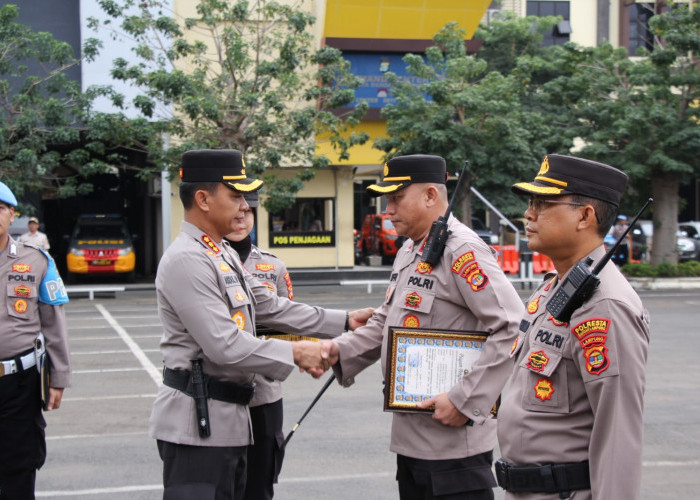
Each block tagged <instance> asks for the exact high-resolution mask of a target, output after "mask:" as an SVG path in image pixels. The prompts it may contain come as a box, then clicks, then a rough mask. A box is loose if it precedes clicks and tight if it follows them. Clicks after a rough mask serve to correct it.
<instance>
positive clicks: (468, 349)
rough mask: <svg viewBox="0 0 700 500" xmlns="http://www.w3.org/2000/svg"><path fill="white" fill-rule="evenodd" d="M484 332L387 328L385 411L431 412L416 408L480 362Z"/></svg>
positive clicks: (452, 383)
mask: <svg viewBox="0 0 700 500" xmlns="http://www.w3.org/2000/svg"><path fill="white" fill-rule="evenodd" d="M487 337H488V335H487V334H486V333H485V332H471V331H455V330H423V329H420V328H403V327H390V328H389V336H388V339H387V340H388V343H389V345H388V349H387V356H388V359H387V360H386V361H387V363H386V378H385V380H386V394H385V398H384V411H401V412H415V413H432V412H433V410H432V409H421V408H418V407H417V406H416V405H417V403H418V402H420V401H423V400H424V399H428V398H431V397H433V396H435V395H437V394H440V393H442V392H447V391H449V390H450V389H451V388H452V387H453V386H454V385H455V384H456V383H457V382H458V381H460V380H461V379H462V377H464V375H466V374H467V373H469V372H470V371H471V369H472V365H473V364H474V362H475V361H476V360H477V359H479V356H480V355H481V352H482V351H483V349H484V344H485V342H486V339H487Z"/></svg>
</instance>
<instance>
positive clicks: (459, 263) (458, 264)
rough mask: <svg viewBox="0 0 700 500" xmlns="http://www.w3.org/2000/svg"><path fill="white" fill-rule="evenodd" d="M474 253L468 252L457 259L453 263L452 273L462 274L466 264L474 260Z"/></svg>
mask: <svg viewBox="0 0 700 500" xmlns="http://www.w3.org/2000/svg"><path fill="white" fill-rule="evenodd" d="M474 258H475V257H474V252H471V251H470V252H466V253H463V254H462V255H460V256H459V257H457V259H455V261H454V262H453V263H452V267H451V269H450V270H451V271H452V272H453V273H455V274H460V273H461V272H462V268H463V267H464V265H465V264H467V263H468V262H471V261H473V260H474Z"/></svg>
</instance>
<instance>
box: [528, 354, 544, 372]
mask: <svg viewBox="0 0 700 500" xmlns="http://www.w3.org/2000/svg"><path fill="white" fill-rule="evenodd" d="M547 363H549V358H548V357H547V355H546V354H545V353H544V351H535V352H531V353H530V357H529V359H528V361H527V363H526V364H525V366H527V367H528V368H529V369H530V370H533V371H536V372H541V371H542V370H544V367H545V366H547Z"/></svg>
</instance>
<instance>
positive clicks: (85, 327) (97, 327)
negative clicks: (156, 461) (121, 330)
mask: <svg viewBox="0 0 700 500" xmlns="http://www.w3.org/2000/svg"><path fill="white" fill-rule="evenodd" d="M153 327H158V328H162V327H163V325H162V324H161V323H141V324H138V325H129V328H153ZM101 328H110V325H98V326H91V325H88V326H69V327H68V330H98V329H101ZM159 336H160V335H159Z"/></svg>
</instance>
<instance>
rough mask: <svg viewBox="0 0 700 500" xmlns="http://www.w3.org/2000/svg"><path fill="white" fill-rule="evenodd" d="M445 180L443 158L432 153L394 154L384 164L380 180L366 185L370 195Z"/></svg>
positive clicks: (445, 168) (442, 182) (443, 182)
mask: <svg viewBox="0 0 700 500" xmlns="http://www.w3.org/2000/svg"><path fill="white" fill-rule="evenodd" d="M446 182H447V167H446V165H445V160H444V158H442V157H440V156H433V155H405V156H395V157H394V158H392V159H391V160H389V161H388V162H386V163H385V164H384V178H383V179H382V180H381V182H378V183H376V184H372V185H370V186H367V193H368V194H369V195H370V196H381V195H383V194H390V193H395V192H396V191H400V190H401V189H404V188H405V187H407V186H409V185H410V184H418V183H434V184H445V183H446Z"/></svg>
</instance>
